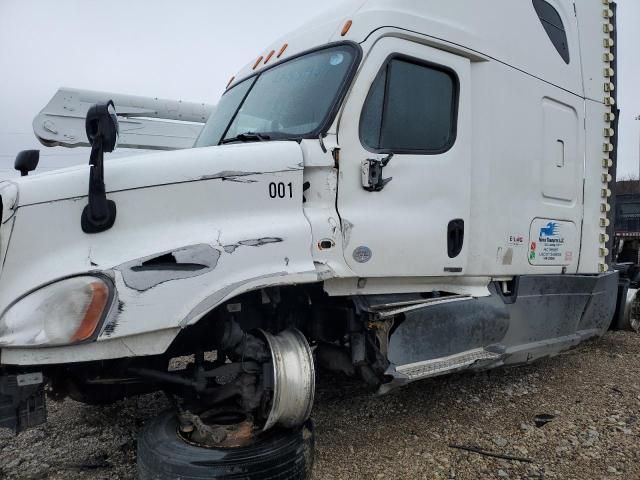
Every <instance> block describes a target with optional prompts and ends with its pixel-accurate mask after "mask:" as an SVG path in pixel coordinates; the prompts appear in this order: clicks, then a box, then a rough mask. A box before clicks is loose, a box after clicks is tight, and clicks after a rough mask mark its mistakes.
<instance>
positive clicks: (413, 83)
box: [360, 58, 458, 154]
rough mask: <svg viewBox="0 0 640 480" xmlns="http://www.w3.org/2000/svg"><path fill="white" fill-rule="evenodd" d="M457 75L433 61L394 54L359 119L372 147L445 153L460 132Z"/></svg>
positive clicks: (366, 141)
mask: <svg viewBox="0 0 640 480" xmlns="http://www.w3.org/2000/svg"><path fill="white" fill-rule="evenodd" d="M457 93H458V81H457V78H456V77H455V75H454V74H453V73H452V72H450V71H448V70H446V69H444V68H438V67H435V66H432V65H426V64H421V63H416V62H415V61H412V60H408V59H404V58H393V59H391V61H389V62H388V63H387V64H386V65H385V66H384V67H383V68H382V70H381V71H380V73H379V74H378V76H377V77H376V79H375V81H374V83H373V85H372V86H371V90H370V91H369V96H368V97H367V100H366V101H365V105H364V108H363V110H362V117H361V119H360V139H361V141H362V143H363V145H364V146H365V147H366V148H368V149H371V150H389V151H393V152H395V153H402V152H405V153H411V152H415V153H423V154H436V153H442V152H444V151H446V150H448V149H449V148H451V146H452V145H453V143H454V141H455V136H456V122H457V105H458V104H457V100H458V99H457V97H458V94H457Z"/></svg>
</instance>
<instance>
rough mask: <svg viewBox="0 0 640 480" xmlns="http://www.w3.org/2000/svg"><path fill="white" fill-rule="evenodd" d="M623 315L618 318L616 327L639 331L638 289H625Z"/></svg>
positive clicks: (639, 305) (639, 296) (639, 291)
mask: <svg viewBox="0 0 640 480" xmlns="http://www.w3.org/2000/svg"><path fill="white" fill-rule="evenodd" d="M625 300H626V302H625V305H624V315H622V316H621V318H620V319H619V320H618V322H617V325H616V329H617V330H627V331H630V332H636V333H640V290H636V289H634V288H630V289H629V290H628V291H627V298H626V299H622V301H625Z"/></svg>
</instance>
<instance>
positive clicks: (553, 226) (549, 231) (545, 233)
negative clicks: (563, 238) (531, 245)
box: [540, 222, 560, 238]
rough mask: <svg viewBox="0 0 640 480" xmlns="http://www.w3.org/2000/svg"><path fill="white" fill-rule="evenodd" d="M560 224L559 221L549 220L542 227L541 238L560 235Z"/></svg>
mask: <svg viewBox="0 0 640 480" xmlns="http://www.w3.org/2000/svg"><path fill="white" fill-rule="evenodd" d="M559 228H560V227H559V226H558V224H557V223H554V222H549V223H547V226H546V227H542V228H541V229H540V238H543V237H557V236H558V235H559V232H558V230H559Z"/></svg>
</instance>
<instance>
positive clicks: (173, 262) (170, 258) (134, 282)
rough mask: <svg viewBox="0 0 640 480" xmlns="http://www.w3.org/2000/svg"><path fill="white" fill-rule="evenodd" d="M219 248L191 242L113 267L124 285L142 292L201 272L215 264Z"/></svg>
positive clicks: (207, 270)
mask: <svg viewBox="0 0 640 480" xmlns="http://www.w3.org/2000/svg"><path fill="white" fill-rule="evenodd" d="M219 258H220V251H219V250H217V249H215V248H213V247H212V246H211V245H193V246H189V247H183V248H179V249H177V250H174V251H169V252H163V253H159V254H157V255H150V256H148V257H144V258H140V259H138V260H134V261H132V262H127V263H123V264H122V265H119V266H117V267H115V268H114V270H118V271H119V272H120V273H121V274H122V278H123V280H124V283H125V285H126V286H127V287H129V288H133V289H135V290H138V291H141V292H143V291H145V290H148V289H150V288H153V287H155V286H156V285H160V284H161V283H164V282H169V281H172V280H181V279H184V278H191V277H197V276H199V275H204V274H206V273H208V272H210V271H211V270H213V269H214V268H216V266H217V265H218V259H219Z"/></svg>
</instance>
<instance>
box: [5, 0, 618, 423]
mask: <svg viewBox="0 0 640 480" xmlns="http://www.w3.org/2000/svg"><path fill="white" fill-rule="evenodd" d="M505 19H508V21H505ZM116 110H117V109H116ZM116 113H118V112H117V111H116ZM616 113H617V110H616V107H615V5H614V4H613V3H610V2H608V0H607V1H605V2H602V1H596V0H590V1H585V2H573V1H571V0H549V1H546V0H533V1H529V0H527V1H522V2H513V1H511V0H496V1H494V2H492V5H491V8H488V6H487V5H486V4H485V3H484V2H475V1H471V0H467V1H461V2H455V3H451V2H439V1H435V0H429V1H424V0H422V1H418V0H402V1H397V0H364V1H363V0H358V1H354V2H347V3H345V5H344V6H343V7H342V8H340V9H339V10H338V11H334V12H331V13H330V14H327V15H326V16H324V17H321V18H318V19H316V20H314V21H313V22H312V23H310V24H309V25H306V26H304V27H303V28H301V29H300V30H298V31H296V32H293V33H291V34H289V35H286V36H285V37H283V38H282V39H280V40H278V41H277V42H275V43H273V44H272V45H271V46H269V47H268V48H267V49H265V51H264V52H262V53H261V55H259V56H258V58H256V59H252V60H251V61H250V62H249V63H248V64H247V65H246V66H245V67H244V68H243V69H242V70H241V71H240V72H238V73H237V74H236V75H234V77H233V78H232V79H231V80H230V82H229V85H228V87H227V89H226V91H225V93H224V95H223V96H222V97H221V98H220V100H219V102H218V104H217V107H216V109H215V111H214V112H213V113H212V114H211V116H210V118H209V120H208V121H207V123H206V124H205V126H204V128H203V129H202V131H201V133H200V134H199V136H198V138H197V140H196V141H195V145H194V148H191V149H182V150H176V151H172V152H163V153H152V154H147V155H143V156H139V157H136V158H127V159H118V160H113V161H107V162H105V164H104V166H103V167H104V174H103V181H104V192H102V193H101V195H104V197H105V198H106V199H108V200H109V201H110V202H112V203H113V206H114V207H113V208H114V210H113V212H114V213H113V215H114V217H113V223H112V225H110V226H109V227H108V228H102V229H101V230H100V231H87V229H86V228H84V227H83V224H82V222H81V218H82V216H83V211H84V209H85V208H86V207H87V204H88V202H89V203H90V202H91V192H92V190H91V188H92V187H89V190H90V192H89V195H88V194H87V184H88V182H87V180H88V178H89V177H90V174H92V175H95V174H96V173H95V172H96V171H97V170H96V168H97V167H96V165H97V164H96V163H93V164H90V165H89V166H86V167H77V168H72V169H69V170H65V171H59V172H54V173H51V174H43V175H35V176H29V177H26V178H23V179H20V180H15V181H10V182H4V183H2V184H0V195H1V196H2V206H3V210H2V229H1V230H0V245H1V246H2V251H1V257H0V258H1V261H2V270H1V272H0V312H2V314H1V316H0V364H1V365H2V367H1V368H2V372H4V375H5V377H6V378H11V379H16V378H23V377H21V376H23V375H34V374H35V375H36V376H35V377H29V378H35V379H36V380H38V379H40V380H41V381H40V382H35V383H36V384H40V383H43V382H45V381H48V382H50V383H51V385H52V386H53V389H54V390H56V391H58V392H59V393H60V394H62V395H64V394H69V395H72V396H76V397H77V398H84V399H92V398H95V397H96V396H100V395H104V388H103V387H104V385H105V379H113V381H112V382H110V387H109V391H110V393H111V394H113V396H114V398H116V397H121V396H124V395H129V394H132V393H138V392H142V391H149V390H156V389H163V390H165V391H168V392H171V394H172V395H173V396H174V397H175V398H178V399H180V401H179V402H178V403H179V404H180V405H188V406H189V407H188V408H183V407H181V408H179V409H178V412H179V413H178V417H179V418H180V419H181V420H180V422H181V423H180V424H181V425H182V426H184V425H185V424H188V423H189V418H192V417H190V416H189V415H186V414H185V413H184V412H185V411H186V410H189V409H190V410H189V411H190V412H191V413H193V411H197V410H198V406H202V404H203V398H204V399H207V398H208V400H206V401H204V403H206V404H207V405H208V406H211V405H213V404H215V405H218V406H219V405H221V404H224V405H228V404H233V405H235V407H237V408H240V409H241V410H243V411H244V412H245V413H247V414H251V417H252V418H253V419H254V422H255V423H254V427H255V430H256V431H257V432H261V431H266V430H269V429H270V428H272V427H273V426H275V425H280V426H285V427H287V428H297V427H299V426H300V425H302V424H303V423H304V421H305V420H306V419H307V418H308V416H309V413H310V411H311V405H312V402H313V392H314V387H313V371H314V363H316V364H319V365H320V366H322V367H324V368H328V369H332V370H336V371H339V372H342V373H345V374H348V375H353V376H359V377H360V378H362V379H363V381H365V382H367V383H368V384H369V385H371V387H372V388H373V389H375V390H376V391H378V392H379V393H385V392H388V391H390V390H392V389H394V388H396V387H400V386H402V385H406V384H407V383H409V382H412V381H415V380H419V379H422V378H427V377H433V376H436V375H442V374H445V373H450V372H455V371H459V370H465V369H472V370H481V369H488V368H495V367H499V366H504V365H517V364H524V363H528V362H531V361H534V360H536V359H538V358H541V357H545V356H549V355H555V354H557V353H559V352H561V351H563V350H565V349H568V348H571V347H574V346H575V345H577V344H579V343H581V342H583V341H585V340H587V339H589V338H594V337H598V336H601V335H602V334H604V332H605V331H606V330H607V329H608V328H609V325H610V324H611V321H612V318H613V315H614V310H615V306H616V293H617V289H618V279H617V273H616V272H609V271H608V270H609V265H610V264H611V259H610V254H609V250H610V242H611V240H610V237H611V235H610V228H611V227H610V221H609V210H610V206H609V203H608V199H609V197H610V196H611V194H612V191H611V188H612V187H611V185H610V182H611V180H612V174H613V175H615V148H614V147H615V142H616V138H617V137H616V132H615V118H616ZM105 121H107V119H105ZM94 148H97V147H96V146H95V144H94ZM92 172H93V173H92ZM91 178H94V177H91ZM207 351H215V352H216V355H217V356H216V358H217V360H215V361H208V360H206V356H205V355H204V353H203V352H207ZM189 354H193V355H195V357H194V358H195V360H194V362H195V363H194V367H193V368H186V369H184V370H182V371H180V372H170V371H169V370H168V365H169V363H170V361H171V359H172V358H175V357H178V356H181V355H189ZM283 359H289V360H288V361H285V360H283ZM247 360H249V361H250V362H252V368H251V369H249V371H247V370H243V369H242V368H240V367H241V366H242V365H243V364H244V362H245V361H247ZM253 367H255V368H253ZM220 369H222V370H220ZM223 370H224V371H225V372H227V376H225V377H224V378H225V381H224V382H223V381H220V378H221V377H222V376H223V375H222V373H221V372H222V371H223ZM216 372H217V373H216ZM265 372H268V373H265ZM37 375H40V376H37ZM125 377H126V378H127V379H128V380H127V383H126V384H119V383H118V381H117V380H116V379H118V378H125ZM247 377H250V379H251V382H250V383H251V385H252V387H251V388H250V389H247V388H244V389H243V388H240V384H241V383H242V382H245V383H242V385H245V386H246V382H247ZM98 378H99V379H100V381H96V379H98ZM7 391H8V390H7ZM18 391H19V389H18V388H17V387H16V389H14V390H12V392H13V393H12V394H11V395H9V394H8V393H5V397H6V398H16V395H18V394H17V393H15V392H18ZM2 393H3V392H2V390H0V394H2ZM30 395H31V396H29V398H40V397H36V395H37V393H33V394H30ZM1 398H3V397H2V396H0V399H1ZM14 403H15V402H14ZM18 403H19V404H20V405H23V406H24V402H23V403H20V402H18ZM16 418H17V420H16ZM19 418H20V417H19V415H17V416H15V417H13V418H12V422H13V423H11V422H10V421H7V422H6V423H5V425H11V426H16V425H18V426H22V425H23V424H24V421H23V423H22V424H21V423H20V420H19ZM193 425H199V423H198V422H194V421H192V422H191V427H189V428H191V429H192V430H191V431H193ZM185 428H186V427H185ZM189 428H186V430H188V429H189ZM186 430H185V431H186ZM196 430H197V428H196Z"/></svg>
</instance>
